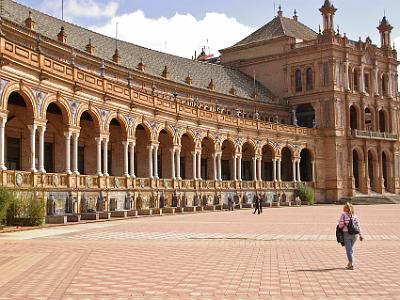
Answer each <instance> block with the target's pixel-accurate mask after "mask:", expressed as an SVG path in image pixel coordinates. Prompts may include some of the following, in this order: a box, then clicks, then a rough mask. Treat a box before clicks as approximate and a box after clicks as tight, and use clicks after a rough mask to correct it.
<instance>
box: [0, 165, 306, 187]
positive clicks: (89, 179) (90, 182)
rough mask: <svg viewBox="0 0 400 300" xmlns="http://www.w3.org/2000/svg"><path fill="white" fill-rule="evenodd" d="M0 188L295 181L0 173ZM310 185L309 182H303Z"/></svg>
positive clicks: (235, 184) (290, 183) (250, 184)
mask: <svg viewBox="0 0 400 300" xmlns="http://www.w3.org/2000/svg"><path fill="white" fill-rule="evenodd" d="M0 174H1V177H0V178H1V180H0V185H3V186H6V187H10V188H15V189H31V188H36V189H49V190H57V189H59V190H65V189H80V190H90V189H93V190H98V189H110V190H126V189H134V190H141V189H148V190H149V189H158V190H174V189H178V190H197V189H202V190H208V189H209V190H241V189H243V190H255V189H286V190H287V189H289V190H290V189H296V188H297V187H298V185H299V183H298V182H294V181H288V182H273V181H261V182H260V181H234V180H223V181H214V180H193V179H187V180H186V179H185V180H173V179H150V178H135V179H132V178H129V177H128V178H127V177H118V176H107V177H106V176H97V175H75V174H71V175H68V174H63V173H54V174H53V173H52V174H42V173H32V172H28V171H9V170H7V171H1V173H0ZM306 184H307V185H309V186H313V183H306Z"/></svg>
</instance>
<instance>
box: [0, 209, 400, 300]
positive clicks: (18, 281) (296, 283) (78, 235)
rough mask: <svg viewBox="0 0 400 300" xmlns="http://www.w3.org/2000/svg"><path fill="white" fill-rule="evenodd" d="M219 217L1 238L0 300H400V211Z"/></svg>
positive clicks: (189, 217)
mask: <svg viewBox="0 0 400 300" xmlns="http://www.w3.org/2000/svg"><path fill="white" fill-rule="evenodd" d="M356 210H357V211H356V212H357V214H358V215H359V217H360V219H361V222H362V226H363V231H364V236H365V241H364V242H362V243H361V242H359V241H358V242H357V244H356V247H355V251H356V259H357V260H356V268H355V270H354V271H347V270H345V269H344V267H345V265H346V263H347V261H346V256H345V251H344V249H343V248H342V247H341V246H340V245H339V244H337V243H336V241H335V236H334V230H335V226H336V221H337V219H338V217H339V214H340V212H341V206H315V207H308V206H303V207H284V208H270V209H267V208H265V209H264V212H263V214H261V215H253V214H252V211H250V210H241V211H235V212H212V213H198V214H183V215H175V216H162V217H143V218H135V219H129V220H121V221H112V222H102V223H91V224H80V225H69V226H61V227H52V228H45V229H39V230H32V231H23V232H14V233H2V234H0V249H1V250H0V299H270V298H272V299H275V298H276V299H301V298H302V299H326V298H329V299H400V272H399V270H400V250H399V249H400V218H399V215H400V206H398V205H380V206H357V207H356Z"/></svg>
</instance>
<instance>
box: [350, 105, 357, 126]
mask: <svg viewBox="0 0 400 300" xmlns="http://www.w3.org/2000/svg"><path fill="white" fill-rule="evenodd" d="M350 128H351V129H352V130H354V129H358V113H357V109H356V108H355V107H354V106H353V105H352V106H350Z"/></svg>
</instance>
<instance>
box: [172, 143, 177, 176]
mask: <svg viewBox="0 0 400 300" xmlns="http://www.w3.org/2000/svg"><path fill="white" fill-rule="evenodd" d="M171 173H172V179H176V175H175V174H176V172H175V148H172V149H171Z"/></svg>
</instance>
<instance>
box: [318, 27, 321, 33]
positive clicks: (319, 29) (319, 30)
mask: <svg viewBox="0 0 400 300" xmlns="http://www.w3.org/2000/svg"><path fill="white" fill-rule="evenodd" d="M318 33H319V34H321V25H319V26H318Z"/></svg>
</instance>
